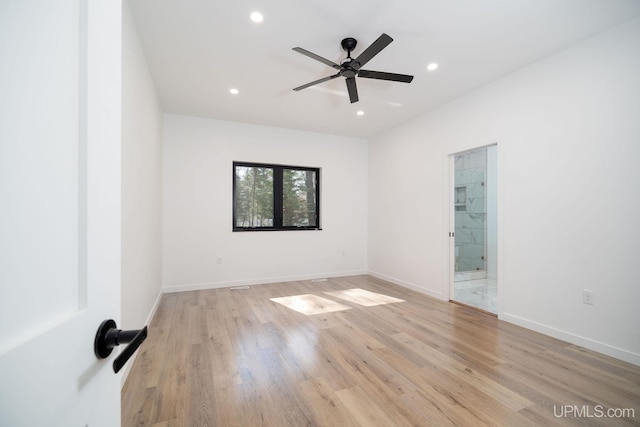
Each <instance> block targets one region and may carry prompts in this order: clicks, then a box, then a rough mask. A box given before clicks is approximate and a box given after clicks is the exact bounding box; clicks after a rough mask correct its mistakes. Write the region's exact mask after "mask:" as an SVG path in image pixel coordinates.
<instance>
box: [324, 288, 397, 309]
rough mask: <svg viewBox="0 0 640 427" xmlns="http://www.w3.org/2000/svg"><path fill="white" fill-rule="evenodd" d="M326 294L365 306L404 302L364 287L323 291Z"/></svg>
mask: <svg viewBox="0 0 640 427" xmlns="http://www.w3.org/2000/svg"><path fill="white" fill-rule="evenodd" d="M325 294H327V295H331V296H332V297H336V298H339V299H342V300H345V301H349V302H352V303H355V304H359V305H363V306H365V307H372V306H374V305H382V304H390V303H394V302H404V300H402V299H398V298H394V297H390V296H388V295H384V294H378V293H376V292H371V291H367V290H365V289H360V288H355V289H345V290H343V291H335V292H325Z"/></svg>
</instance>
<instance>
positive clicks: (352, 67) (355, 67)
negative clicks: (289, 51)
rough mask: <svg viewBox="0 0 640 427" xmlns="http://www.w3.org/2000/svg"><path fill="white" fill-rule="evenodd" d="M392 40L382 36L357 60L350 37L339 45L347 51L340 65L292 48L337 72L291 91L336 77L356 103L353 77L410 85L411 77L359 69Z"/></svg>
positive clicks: (353, 43)
mask: <svg viewBox="0 0 640 427" xmlns="http://www.w3.org/2000/svg"><path fill="white" fill-rule="evenodd" d="M392 41H393V39H392V38H391V37H389V36H388V35H387V34H384V33H383V34H382V35H381V36H380V37H378V39H377V40H376V41H374V42H373V43H372V44H371V45H370V46H369V47H368V48H366V49H365V50H364V52H362V53H361V54H360V55H359V56H358V57H357V58H355V59H353V58H351V51H352V50H353V49H355V47H356V44H357V43H358V41H357V40H356V39H354V38H352V37H347V38H346V39H344V40H342V42H341V43H340V44H341V45H342V48H343V49H344V50H346V51H347V57H346V58H345V60H344V61H342V64H340V65H338V64H336V63H335V62H333V61H329V60H328V59H326V58H323V57H321V56H318V55H316V54H315V53H312V52H309V51H308V50H305V49H303V48H301V47H294V48H293V50H295V51H296V52H299V53H301V54H303V55H306V56H308V57H309V58H313V59H315V60H316V61H320V62H322V63H323V64H326V65H328V66H330V67H333V68H335V69H336V70H338V73H337V74H334V75H332V76H328V77H323V78H321V79H319V80H316V81H313V82H311V83H307V84H305V85H302V86H298V87H296V88H294V89H293V90H295V91H298V90H302V89H306V88H308V87H310V86H314V85H317V84H318V83H322V82H326V81H329V80H332V79H335V78H337V77H340V76H342V77H345V78H346V83H347V91H348V92H349V99H350V100H351V103H352V104H353V103H354V102H358V88H357V87H356V79H355V77H356V76H358V77H364V78H366V79H378V80H390V81H392V82H402V83H411V80H413V76H408V75H406V74H395V73H385V72H382V71H370V70H363V69H362V68H361V67H362V66H363V65H364V64H366V63H367V62H369V61H370V60H371V58H373V57H374V56H376V55H377V54H379V53H380V51H381V50H382V49H384V48H385V47H387V46H388V45H389V43H391V42H392Z"/></svg>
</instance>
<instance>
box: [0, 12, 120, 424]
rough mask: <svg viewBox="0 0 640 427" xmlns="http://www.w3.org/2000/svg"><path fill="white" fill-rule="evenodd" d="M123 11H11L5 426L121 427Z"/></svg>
mask: <svg viewBox="0 0 640 427" xmlns="http://www.w3.org/2000/svg"><path fill="white" fill-rule="evenodd" d="M121 8H122V5H121V2H120V1H94V0H5V1H2V2H0V57H1V58H2V66H0V93H1V94H2V95H1V96H0V112H1V114H0V201H1V202H0V204H1V206H2V207H1V208H0V425H2V426H13V427H15V426H92V427H95V426H109V427H113V426H118V425H120V378H119V376H118V375H117V374H115V373H114V371H113V368H112V362H113V359H114V358H115V357H116V356H117V353H118V352H117V351H115V352H113V354H112V355H111V356H109V358H107V359H105V360H99V359H98V358H97V357H96V355H95V354H94V338H95V335H96V330H97V329H98V326H99V325H100V324H101V322H102V321H103V320H105V319H109V318H112V319H115V320H116V321H119V320H120V319H119V317H120V308H119V307H120V138H121V137H120V133H121V132H120V120H121V84H120V78H121V77H120V75H121V65H120V64H121Z"/></svg>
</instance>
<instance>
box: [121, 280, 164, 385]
mask: <svg viewBox="0 0 640 427" xmlns="http://www.w3.org/2000/svg"><path fill="white" fill-rule="evenodd" d="M163 293H164V292H163V290H162V289H160V293H159V294H158V296H157V297H156V300H155V302H154V303H153V307H151V311H150V312H149V315H148V316H147V320H146V321H145V323H144V324H145V325H147V326H148V325H149V324H151V321H152V320H153V317H154V316H155V315H156V311H157V310H158V307H159V306H160V300H161V299H162V294H163ZM137 356H138V352H137V351H136V352H135V353H133V356H131V358H130V359H129V360H128V361H127V364H126V365H125V366H124V369H123V370H122V376H121V377H120V388H122V387H124V383H125V382H126V381H127V377H128V376H129V372H130V371H131V367H132V366H133V362H135V360H136V357H137Z"/></svg>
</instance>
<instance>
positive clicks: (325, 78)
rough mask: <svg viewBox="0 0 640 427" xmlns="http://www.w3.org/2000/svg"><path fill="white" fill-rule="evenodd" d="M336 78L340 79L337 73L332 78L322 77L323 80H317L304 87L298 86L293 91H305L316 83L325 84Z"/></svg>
mask: <svg viewBox="0 0 640 427" xmlns="http://www.w3.org/2000/svg"><path fill="white" fill-rule="evenodd" d="M336 77H340V73H338V74H334V75H333V76H329V77H323V78H321V79H318V80H316V81H313V82H311V83H307V84H306V85H302V86H298V87H296V88H293V90H296V91H297V90H302V89H306V88H308V87H309V86H314V85H317V84H318V83H322V82H326V81H329V80H332V79H335V78H336Z"/></svg>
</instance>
